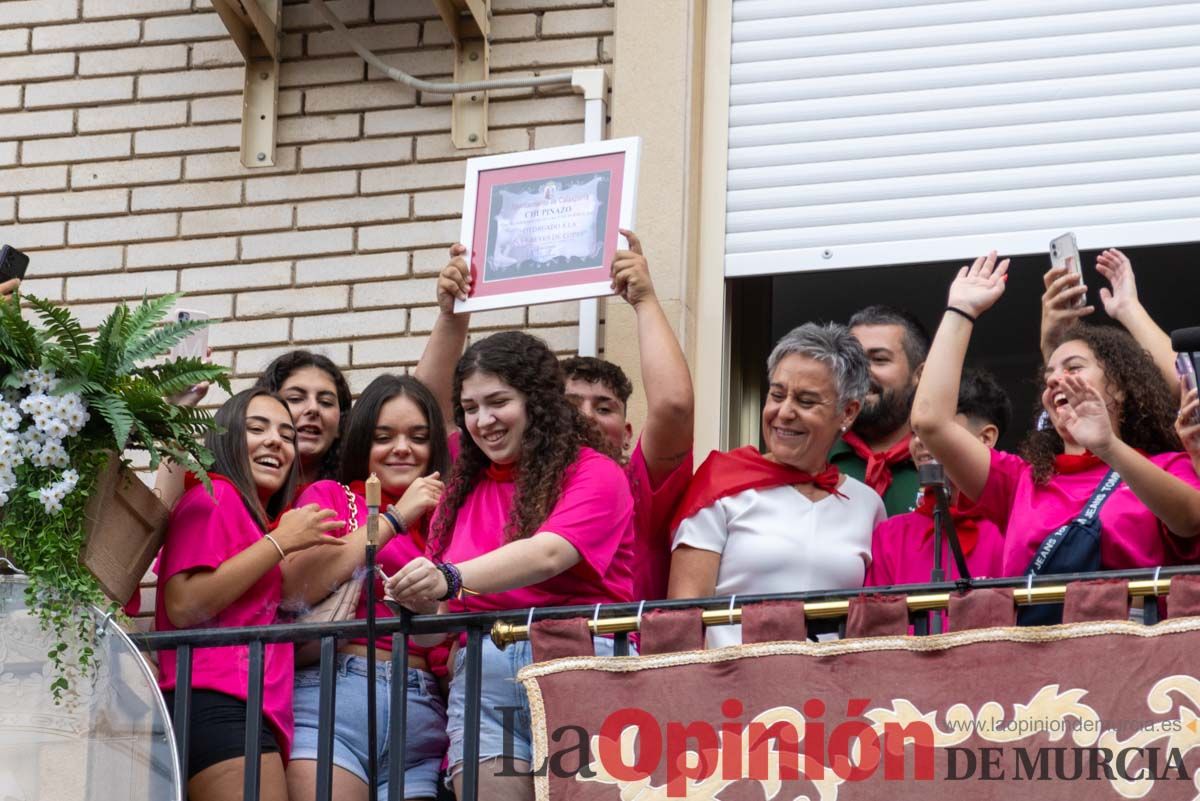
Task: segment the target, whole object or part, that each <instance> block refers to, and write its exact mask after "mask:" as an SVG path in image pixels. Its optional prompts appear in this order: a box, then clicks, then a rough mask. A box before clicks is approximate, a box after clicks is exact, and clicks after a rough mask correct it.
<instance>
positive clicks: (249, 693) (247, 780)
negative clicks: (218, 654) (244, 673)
mask: <svg viewBox="0 0 1200 801" xmlns="http://www.w3.org/2000/svg"><path fill="white" fill-rule="evenodd" d="M262 700H263V641H262V640H254V641H253V642H251V643H250V679H249V687H248V688H247V690H246V760H245V768H244V771H243V778H244V783H243V785H242V798H243V799H245V801H258V798H259V779H260V775H259V774H260V773H261V771H260V770H259V767H260V765H259V763H260V762H261V760H262V743H261V742H260V740H261V738H262Z"/></svg>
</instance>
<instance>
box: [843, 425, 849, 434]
mask: <svg viewBox="0 0 1200 801" xmlns="http://www.w3.org/2000/svg"><path fill="white" fill-rule="evenodd" d="M849 429H850V426H842V433H843V434H845V433H846V432H847V431H848V430H849Z"/></svg>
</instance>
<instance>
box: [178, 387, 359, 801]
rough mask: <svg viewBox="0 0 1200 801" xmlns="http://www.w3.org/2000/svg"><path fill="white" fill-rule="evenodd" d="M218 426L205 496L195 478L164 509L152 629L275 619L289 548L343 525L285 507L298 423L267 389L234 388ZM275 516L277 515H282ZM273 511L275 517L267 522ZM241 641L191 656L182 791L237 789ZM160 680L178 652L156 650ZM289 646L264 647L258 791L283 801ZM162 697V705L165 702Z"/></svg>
mask: <svg viewBox="0 0 1200 801" xmlns="http://www.w3.org/2000/svg"><path fill="white" fill-rule="evenodd" d="M216 419H217V424H218V426H219V430H220V431H221V433H219V434H217V433H213V434H209V435H208V437H207V438H206V442H205V444H206V446H207V447H208V448H209V450H211V451H212V453H213V457H214V461H213V467H212V470H210V471H209V475H210V476H211V477H212V486H213V489H212V494H211V495H210V494H209V492H208V491H207V490H206V489H205V488H204V487H203V486H202V485H200V484H199V483H198V482H195V481H194V479H193V481H192V482H191V483H192V484H193V486H191V487H190V488H189V489H188V490H187V491H185V492H184V494H183V497H182V498H181V499H180V500H179V503H178V504H176V505H175V508H174V510H173V511H172V513H171V521H170V525H169V527H168V529H167V536H166V540H165V542H164V544H163V549H162V554H161V555H160V556H159V561H158V564H157V565H156V566H155V573H156V574H157V575H158V593H157V596H156V599H155V621H154V622H155V628H156V629H157V630H158V631H173V630H175V629H183V628H193V627H202V628H216V627H226V626H234V627H236V626H260V625H266V624H269V623H274V622H276V611H277V609H278V607H279V605H280V602H281V600H282V598H283V577H282V574H281V571H280V569H279V565H280V562H281V561H282V560H283V559H284V557H285V555H286V554H290V553H295V552H299V551H303V550H307V549H313V550H316V551H321V552H325V553H328V551H330V550H331V549H330V548H329V547H320V548H314V547H313V546H329V545H334V546H337V545H340V544H341V543H340V542H339V541H338V540H337V539H334V538H332V537H329V536H327V532H330V531H333V530H336V529H339V528H341V527H342V526H343V525H344V524H343V522H342V521H341V520H338V519H336V517H335V515H334V513H333V512H330V511H326V510H322V509H320V508H319V507H317V506H316V505H315V504H310V505H307V506H303V507H299V508H296V509H292V510H291V511H287V512H283V510H285V509H287V508H288V506H289V503H290V501H291V498H292V492H293V491H294V488H295V485H296V445H295V438H296V432H295V427H294V425H293V424H292V416H291V414H290V413H289V412H288V409H287V406H286V405H284V403H283V401H282V400H280V399H279V398H278V397H276V396H275V395H272V394H271V393H270V392H268V391H267V390H265V389H248V390H246V391H244V392H241V393H239V394H237V395H234V396H233V397H232V398H230V399H229V400H228V401H226V403H225V405H224V406H222V407H221V409H220V411H219V412H217V416H216ZM281 513H282V515H281ZM276 518H278V522H277V523H276V522H275V519H276ZM248 658H249V657H248V650H247V646H244V645H241V646H226V647H219V648H201V649H199V650H197V651H196V653H195V655H194V656H193V658H192V717H191V727H192V732H191V747H190V749H189V756H188V759H189V761H188V765H187V766H185V767H186V769H187V772H188V795H189V796H190V797H192V798H195V799H198V801H208V799H225V798H234V797H238V796H239V794H240V793H241V787H242V772H243V768H244V761H245V757H244V755H245V750H244V749H245V741H244V733H243V732H244V728H245V720H246V691H247V681H248V678H249V677H248V664H249V662H248ZM160 662H161V667H162V670H161V678H160V679H159V684H160V686H161V687H162V689H163V690H164V691H166V692H167V693H171V692H173V690H174V689H175V652H174V651H163V652H161V654H160ZM292 662H293V657H292V646H291V644H290V643H272V644H268V645H267V646H266V648H265V651H264V668H263V718H264V721H265V723H266V724H267V725H266V726H264V728H263V735H262V743H261V744H262V754H263V756H262V771H263V774H262V775H263V782H262V787H263V798H264V799H269V800H270V801H286V798H287V795H286V788H285V786H284V773H283V760H284V759H286V757H287V754H288V750H289V747H290V744H291V740H292ZM171 705H172V704H171V702H170V701H168V708H170V707H171Z"/></svg>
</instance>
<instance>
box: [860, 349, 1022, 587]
mask: <svg viewBox="0 0 1200 801" xmlns="http://www.w3.org/2000/svg"><path fill="white" fill-rule="evenodd" d="M1011 418H1012V404H1011V402H1010V401H1009V399H1008V394H1007V393H1006V392H1005V391H1004V388H1003V387H1001V386H1000V384H999V383H998V382H997V381H996V379H995V377H993V376H992V375H991V373H988V372H986V371H983V370H971V371H968V372H966V373H965V374H964V375H963V379H962V383H961V385H960V386H959V390H958V413H957V414H956V415H955V416H954V419H955V421H956V422H957V423H958V424H959V425H961V426H962V427H963V428H965V429H967V430H968V431H970V432H971V433H972V434H973V435H974V436H975V437H976V438H977V439H978V440H979V441H980V442H982V443H983V444H984V445H987V446H988V447H989V448H995V447H996V442H997V441H998V440H999V439H1000V437H1001V436H1003V435H1004V431H1005V429H1006V428H1008V423H1009V420H1010V419H1011ZM909 452H910V453H911V454H912V460H913V464H915V465H916V466H917V467H918V468H919V467H920V466H921V465H924V464H928V463H929V462H932V461H933V455H932V454H930V453H929V451H928V450H927V449H926V448H925V445H924V444H923V443H922V442H921V438H920V437H918V436H916V435H913V438H912V441H911V442H910V444H909ZM949 488H950V514H951V517H952V519H953V520H954V527H955V531H956V532H957V534H958V538H959V542H960V543H961V544H962V548H963V553H964V555H965V557H966V561H967V570H968V571H969V572H970V574H971V578H985V577H995V576H999V575H1000V568H1001V563H1002V561H1003V557H1004V538H1003V536H1002V535H1001V534H1000V529H999V528H997V527H996V524H995V523H993V522H992V521H990V520H987V519H985V518H984V517H983V516H982V515H981V514H979V513H978V512H977V511H976V510H974V509H973V506H974V504H973V503H972V502H971V501H970V499H968V498H966V497H965V496H964V495H963V494H962V493H961V492H959V491H958V489H957V488H955V487H954V486H953V485H949ZM942 565H943V566H944V568H945V571H946V578H947V579H950V580H953V579H956V578H959V575H958V566H957V565H956V564H955V563H954V557H953V555H952V552H951V550H950V545H949V543H948V542H947V541H945V540H943V543H942ZM932 570H933V495H932V494H931V493H929V492H925V493H923V495H922V497H921V498H919V499H918V503H917V508H916V510H915V511H912V512H908V513H906V514H901V515H896V516H895V517H891V518H888V519H887V520H885V521H883V522H882V523H880V524H879V525H878V526H876V527H875V533H874V535H873V536H872V538H871V567H870V568H869V569H868V570H867V578H866V581H865V582H864V584H865V586H868V587H884V586H888V585H892V584H923V583H925V582H928V581H929V579H930V574H931V572H932Z"/></svg>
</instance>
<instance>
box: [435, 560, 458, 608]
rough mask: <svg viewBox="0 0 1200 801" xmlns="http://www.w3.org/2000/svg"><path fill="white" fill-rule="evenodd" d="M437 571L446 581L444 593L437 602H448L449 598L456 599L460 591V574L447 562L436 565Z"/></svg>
mask: <svg viewBox="0 0 1200 801" xmlns="http://www.w3.org/2000/svg"><path fill="white" fill-rule="evenodd" d="M437 569H438V570H440V571H442V578H444V579H445V580H446V592H445V594H444V595H442V597H441V598H438V600H439V601H449V600H450V599H451V598H457V597H458V594H459V592H461V591H462V573H461V572H459V569H458V568H457V567H455V566H454V565H452V564H450V563H449V562H442V563H441V564H439V565H437Z"/></svg>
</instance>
